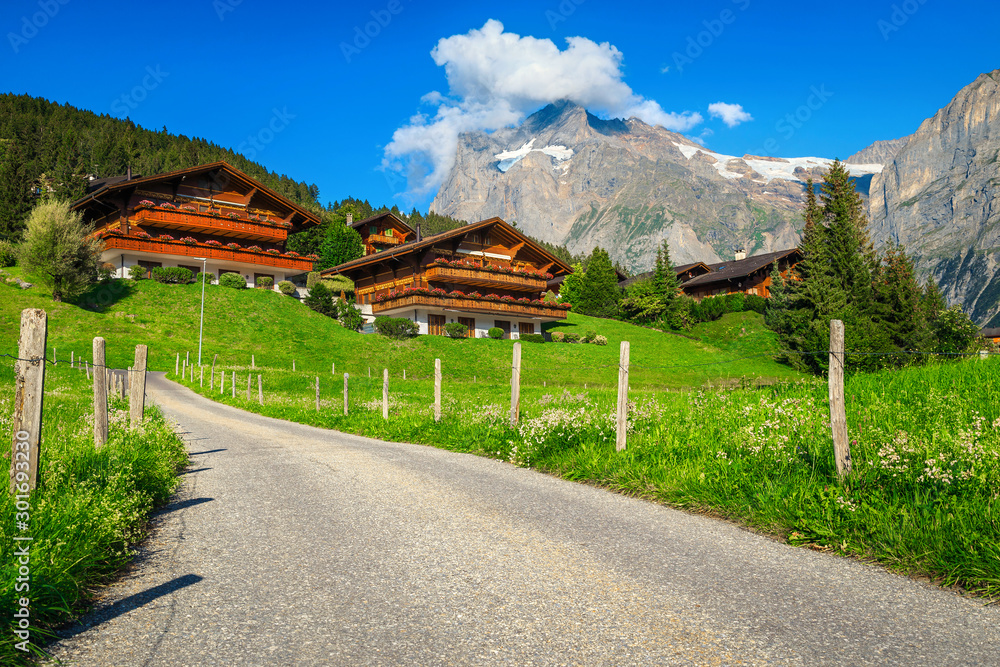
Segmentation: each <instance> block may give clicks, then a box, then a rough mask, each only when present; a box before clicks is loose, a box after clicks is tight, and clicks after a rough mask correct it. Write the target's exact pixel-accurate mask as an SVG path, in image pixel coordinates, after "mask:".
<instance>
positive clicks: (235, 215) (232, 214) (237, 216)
mask: <svg viewBox="0 0 1000 667" xmlns="http://www.w3.org/2000/svg"><path fill="white" fill-rule="evenodd" d="M226 217H227V218H230V219H232V220H238V219H239V217H240V214H239V213H227V214H226Z"/></svg>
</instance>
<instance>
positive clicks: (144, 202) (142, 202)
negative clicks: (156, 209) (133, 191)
mask: <svg viewBox="0 0 1000 667" xmlns="http://www.w3.org/2000/svg"><path fill="white" fill-rule="evenodd" d="M147 206H155V204H154V203H153V202H151V201H149V200H148V199H143V200H142V201H141V202H139V205H138V206H137V208H144V207H147Z"/></svg>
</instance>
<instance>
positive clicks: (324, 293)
mask: <svg viewBox="0 0 1000 667" xmlns="http://www.w3.org/2000/svg"><path fill="white" fill-rule="evenodd" d="M302 303H304V304H305V305H306V306H308V307H309V308H311V309H312V310H315V311H316V312H317V313H319V314H321V315H326V316H327V317H336V316H337V307H336V306H335V305H334V303H333V295H331V294H330V290H329V289H327V286H326V285H324V284H323V283H321V282H319V281H317V282H316V283H314V284H313V287H312V289H310V290H309V296H307V297H306V298H305V299H303V300H302Z"/></svg>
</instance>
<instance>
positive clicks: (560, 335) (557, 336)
mask: <svg viewBox="0 0 1000 667" xmlns="http://www.w3.org/2000/svg"><path fill="white" fill-rule="evenodd" d="M565 340H566V334H565V333H564V332H562V331H553V332H552V342H553V343H562V342H564V341H565Z"/></svg>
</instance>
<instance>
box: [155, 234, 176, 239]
mask: <svg viewBox="0 0 1000 667" xmlns="http://www.w3.org/2000/svg"><path fill="white" fill-rule="evenodd" d="M158 238H159V239H160V240H161V241H173V240H174V237H173V236H171V235H170V234H160V236H159V237H158Z"/></svg>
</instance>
